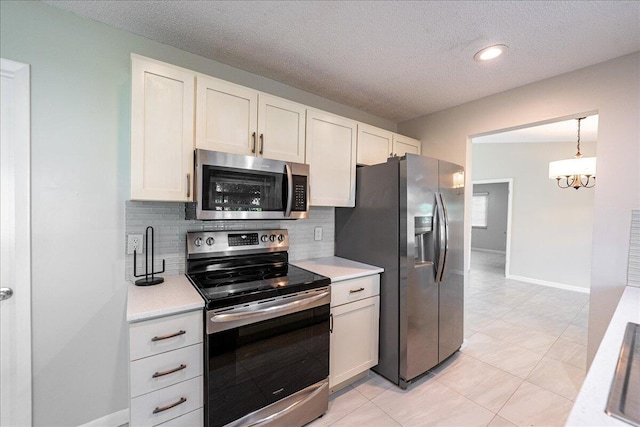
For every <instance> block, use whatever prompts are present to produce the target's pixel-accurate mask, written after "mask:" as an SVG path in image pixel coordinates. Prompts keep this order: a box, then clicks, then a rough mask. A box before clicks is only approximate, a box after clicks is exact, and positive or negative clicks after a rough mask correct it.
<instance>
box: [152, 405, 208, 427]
mask: <svg viewBox="0 0 640 427" xmlns="http://www.w3.org/2000/svg"><path fill="white" fill-rule="evenodd" d="M203 424H204V410H203V409H202V408H200V409H196V410H195V411H193V412H189V413H188V414H184V415H182V416H180V417H178V418H174V419H172V420H171V421H167V422H166V423H162V424H160V425H159V426H158V427H202V425H203Z"/></svg>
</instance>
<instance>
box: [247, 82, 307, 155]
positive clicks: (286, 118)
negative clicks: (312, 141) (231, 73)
mask: <svg viewBox="0 0 640 427" xmlns="http://www.w3.org/2000/svg"><path fill="white" fill-rule="evenodd" d="M306 110H307V108H306V107H305V106H304V105H302V104H297V103H295V102H291V101H287V100H286V99H282V98H278V97H275V96H271V95H267V94H264V93H261V94H259V95H258V155H260V156H263V157H266V158H268V159H276V160H284V161H290V162H296V163H304V154H305V140H304V138H305V132H304V130H305V113H306Z"/></svg>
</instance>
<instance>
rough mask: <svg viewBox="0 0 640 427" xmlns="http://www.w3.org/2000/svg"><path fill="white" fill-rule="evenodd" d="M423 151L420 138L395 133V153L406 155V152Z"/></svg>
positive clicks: (396, 154) (417, 152) (418, 152)
mask: <svg viewBox="0 0 640 427" xmlns="http://www.w3.org/2000/svg"><path fill="white" fill-rule="evenodd" d="M421 152H422V144H421V143H420V141H419V140H417V139H413V138H409V137H408V136H404V135H398V134H397V133H394V134H393V155H394V156H404V155H405V154H406V153H410V154H420V153H421Z"/></svg>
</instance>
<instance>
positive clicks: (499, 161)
mask: <svg viewBox="0 0 640 427" xmlns="http://www.w3.org/2000/svg"><path fill="white" fill-rule="evenodd" d="M580 146H581V151H582V153H583V154H584V156H585V157H591V156H595V155H596V152H595V148H596V144H595V142H581V144H580ZM575 150H576V143H575V142H546V143H530V144H526V143H520V144H518V143H515V144H472V152H473V169H472V179H473V180H485V179H494V178H513V206H512V222H511V258H510V260H511V262H510V271H508V272H507V273H508V274H509V276H510V277H514V278H516V279H521V280H525V279H528V280H532V281H534V282H546V283H547V284H551V285H568V286H572V287H578V288H583V289H589V285H590V282H591V244H592V228H593V208H594V190H595V189H579V190H575V189H564V190H563V189H560V188H558V186H557V184H556V180H551V179H549V178H548V171H549V162H550V161H553V160H561V159H566V158H570V157H572V156H573V154H574V153H575ZM474 188H475V186H474ZM473 233H476V230H474V231H473ZM474 246H475V244H474Z"/></svg>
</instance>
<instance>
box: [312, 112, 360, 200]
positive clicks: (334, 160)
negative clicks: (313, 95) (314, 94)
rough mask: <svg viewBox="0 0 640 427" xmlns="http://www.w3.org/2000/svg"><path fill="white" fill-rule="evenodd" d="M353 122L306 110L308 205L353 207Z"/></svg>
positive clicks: (354, 137)
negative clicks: (309, 199)
mask: <svg viewBox="0 0 640 427" xmlns="http://www.w3.org/2000/svg"><path fill="white" fill-rule="evenodd" d="M356 125H357V124H356V122H355V121H353V120H349V119H346V118H344V117H339V116H334V115H332V114H329V113H325V112H323V111H318V110H311V109H307V153H306V163H308V164H309V174H310V178H309V184H310V186H311V205H312V206H345V207H353V206H355V191H356V190H355V188H356Z"/></svg>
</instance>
